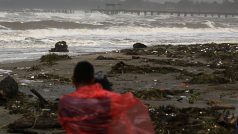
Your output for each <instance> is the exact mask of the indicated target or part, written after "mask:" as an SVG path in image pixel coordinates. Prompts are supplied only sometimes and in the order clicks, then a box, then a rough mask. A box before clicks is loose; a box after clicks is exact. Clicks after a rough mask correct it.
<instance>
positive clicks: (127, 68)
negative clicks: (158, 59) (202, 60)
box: [111, 61, 182, 74]
mask: <svg viewBox="0 0 238 134" xmlns="http://www.w3.org/2000/svg"><path fill="white" fill-rule="evenodd" d="M181 71H182V70H180V69H177V68H174V67H165V66H161V67H151V66H149V65H140V66H135V65H128V64H126V63H124V62H122V61H121V62H118V63H117V64H115V65H114V66H112V68H111V73H161V74H167V73H178V72H181Z"/></svg>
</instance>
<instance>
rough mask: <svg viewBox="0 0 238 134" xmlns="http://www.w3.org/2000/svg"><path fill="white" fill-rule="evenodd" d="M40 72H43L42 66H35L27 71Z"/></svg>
mask: <svg viewBox="0 0 238 134" xmlns="http://www.w3.org/2000/svg"><path fill="white" fill-rule="evenodd" d="M40 70H41V68H40V65H33V66H31V67H29V68H28V69H26V71H28V72H32V71H40Z"/></svg>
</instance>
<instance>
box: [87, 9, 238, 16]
mask: <svg viewBox="0 0 238 134" xmlns="http://www.w3.org/2000/svg"><path fill="white" fill-rule="evenodd" d="M91 12H100V13H104V14H108V15H114V14H121V13H125V14H128V13H129V14H137V15H145V16H146V15H160V14H169V15H177V16H184V17H186V16H195V15H196V16H204V17H209V16H210V17H215V16H217V17H219V18H220V17H222V16H224V17H225V18H227V17H235V16H238V12H237V13H232V12H213V11H210V12H207V11H174V10H167V11H165V10H124V9H113V10H112V9H92V10H91Z"/></svg>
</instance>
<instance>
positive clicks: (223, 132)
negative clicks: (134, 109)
mask: <svg viewBox="0 0 238 134" xmlns="http://www.w3.org/2000/svg"><path fill="white" fill-rule="evenodd" d="M149 113H150V116H151V119H152V121H153V122H154V125H155V130H156V133H158V134H168V133H171V134H175V133H179V134H181V133H183V134H193V133H196V134H197V133H201V134H206V133H219V134H230V133H232V132H234V127H225V126H223V125H220V123H219V122H218V121H217V119H218V117H219V115H220V113H219V112H218V111H215V110H212V109H209V108H192V107H190V108H176V107H173V106H170V105H168V106H160V107H152V106H149Z"/></svg>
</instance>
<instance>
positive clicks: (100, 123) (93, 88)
mask: <svg viewBox="0 0 238 134" xmlns="http://www.w3.org/2000/svg"><path fill="white" fill-rule="evenodd" d="M72 79H73V83H74V85H75V87H76V91H74V92H72V93H69V94H67V95H64V96H62V97H61V98H60V102H59V114H58V119H59V122H60V124H61V125H62V127H63V128H64V129H65V131H66V133H67V134H153V133H154V130H153V125H152V123H151V120H150V117H149V115H148V110H147V108H146V107H145V106H144V105H143V104H142V103H141V102H140V101H139V100H138V99H137V98H135V97H134V96H133V95H132V94H131V93H127V94H117V93H114V92H110V91H107V90H105V89H103V88H102V87H101V85H100V84H98V83H95V82H94V81H95V78H94V68H93V66H92V65H91V64H90V63H89V62H86V61H83V62H79V63H78V64H77V66H76V67H75V69H74V74H73V78H72Z"/></svg>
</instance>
